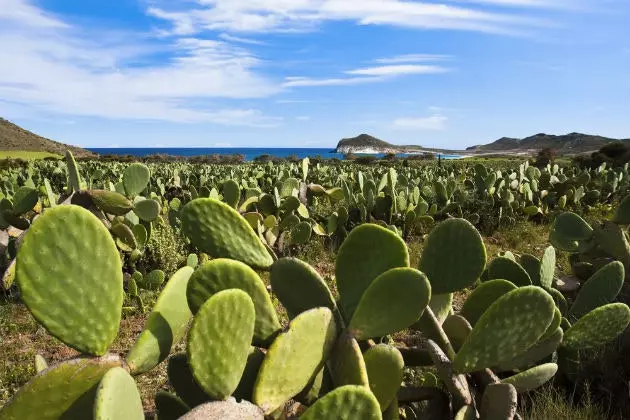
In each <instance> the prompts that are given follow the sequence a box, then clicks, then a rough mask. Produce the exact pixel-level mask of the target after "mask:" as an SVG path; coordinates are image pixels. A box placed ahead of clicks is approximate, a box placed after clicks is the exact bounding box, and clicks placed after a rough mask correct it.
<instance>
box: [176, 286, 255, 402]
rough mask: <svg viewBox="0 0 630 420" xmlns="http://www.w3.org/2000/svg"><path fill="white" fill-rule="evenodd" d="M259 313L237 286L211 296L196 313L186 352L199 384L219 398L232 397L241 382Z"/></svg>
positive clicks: (211, 394) (209, 393) (247, 296)
mask: <svg viewBox="0 0 630 420" xmlns="http://www.w3.org/2000/svg"><path fill="white" fill-rule="evenodd" d="M255 318H256V312H255V309H254V303H253V302H252V300H251V298H250V297H249V295H248V294H247V293H245V292H244V291H242V290H238V289H231V290H223V291H221V292H218V293H216V294H214V295H212V296H211V297H210V298H209V299H208V300H207V301H206V303H204V304H203V305H202V306H201V308H200V309H199V311H198V312H197V314H196V316H195V319H194V321H193V323H192V326H191V328H190V333H189V334H188V345H187V346H186V354H187V355H188V360H189V361H190V367H191V369H192V372H193V375H194V377H195V379H196V380H197V382H198V383H199V385H201V387H202V388H203V389H204V390H205V391H206V392H207V393H208V395H210V396H211V397H213V398H215V399H217V400H224V399H226V398H227V397H229V396H230V395H231V394H232V393H233V392H234V390H235V389H236V387H237V386H238V383H239V382H240V379H241V376H242V375H243V371H244V370H245V365H246V364H247V356H248V355H249V351H250V345H251V342H252V337H253V335H254V321H255Z"/></svg>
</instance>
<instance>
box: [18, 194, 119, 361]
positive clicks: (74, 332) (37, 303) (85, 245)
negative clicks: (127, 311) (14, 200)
mask: <svg viewBox="0 0 630 420" xmlns="http://www.w3.org/2000/svg"><path fill="white" fill-rule="evenodd" d="M60 243H63V244H64V246H63V247H61V246H59V244H60ZM16 264H17V265H16V274H17V281H18V284H19V286H20V291H21V293H22V299H23V300H24V303H25V304H26V306H27V307H28V308H29V310H30V311H31V313H32V314H33V316H34V317H35V318H36V319H37V320H38V321H39V322H40V323H41V324H42V325H43V326H44V327H46V329H47V330H48V331H49V332H50V333H51V334H52V335H53V336H55V337H57V338H58V339H60V340H61V341H63V342H64V343H66V344H67V345H69V346H70V347H73V348H75V349H77V350H79V351H82V352H84V353H88V354H93V355H97V356H98V355H103V354H105V352H106V351H107V348H108V347H109V345H110V344H111V343H112V342H113V341H114V338H116V335H117V333H118V327H119V323H120V317H121V308H122V303H123V276H122V265H121V262H120V258H119V255H118V250H117V249H116V245H115V244H114V241H113V240H112V238H111V236H110V234H109V232H108V231H107V229H106V228H105V226H104V225H103V223H102V222H101V221H100V220H99V219H98V218H96V216H94V215H93V214H92V213H90V212H89V211H88V210H85V209H83V208H81V207H78V206H73V205H69V206H59V207H55V208H54V209H50V210H48V211H46V212H45V213H44V214H43V215H41V216H40V217H39V218H38V219H37V220H36V221H35V222H34V223H33V226H32V227H31V228H30V229H29V230H28V231H27V233H26V235H25V236H24V240H23V242H22V246H21V248H20V252H19V253H18V256H17V263H16ZM82 284H89V285H90V287H81V285H82Z"/></svg>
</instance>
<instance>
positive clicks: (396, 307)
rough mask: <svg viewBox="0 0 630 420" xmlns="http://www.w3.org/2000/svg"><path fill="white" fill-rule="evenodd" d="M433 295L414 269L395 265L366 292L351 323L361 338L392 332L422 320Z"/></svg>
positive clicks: (425, 280)
mask: <svg viewBox="0 0 630 420" xmlns="http://www.w3.org/2000/svg"><path fill="white" fill-rule="evenodd" d="M430 298H431V286H430V285H429V280H427V277H426V276H425V275H424V274H423V273H422V272H420V271H418V270H416V269H413V268H408V267H405V268H392V269H390V270H388V271H386V272H384V273H383V274H381V275H380V276H378V277H377V278H376V279H374V281H373V282H372V284H370V285H369V286H368V288H367V289H366V291H365V292H364V293H363V296H362V297H361V300H360V301H359V305H358V306H357V308H356V310H355V311H354V315H353V316H352V319H351V321H350V325H349V326H348V329H349V331H350V332H351V334H353V335H354V337H355V338H356V339H357V340H359V341H361V340H366V339H368V338H372V337H380V336H384V335H388V334H392V333H394V332H396V331H400V330H403V329H405V328H407V327H409V326H410V325H411V324H413V323H414V322H416V321H418V320H419V319H420V316H421V315H422V313H423V312H424V310H425V308H426V307H427V305H428V303H429V299H430Z"/></svg>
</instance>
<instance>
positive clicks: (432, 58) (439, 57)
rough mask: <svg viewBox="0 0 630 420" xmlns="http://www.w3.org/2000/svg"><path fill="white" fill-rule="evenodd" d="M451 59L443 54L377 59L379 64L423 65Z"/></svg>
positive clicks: (407, 55) (405, 55)
mask: <svg viewBox="0 0 630 420" xmlns="http://www.w3.org/2000/svg"><path fill="white" fill-rule="evenodd" d="M452 58H453V57H452V56H450V55H443V54H403V55H398V56H396V57H387V58H378V59H376V60H374V61H375V62H376V63H379V64H401V63H424V62H430V61H444V60H451V59H452Z"/></svg>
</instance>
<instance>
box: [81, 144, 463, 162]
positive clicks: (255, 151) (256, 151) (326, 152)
mask: <svg viewBox="0 0 630 420" xmlns="http://www.w3.org/2000/svg"><path fill="white" fill-rule="evenodd" d="M89 150H91V151H93V152H96V153H99V154H116V155H132V156H139V157H142V156H148V155H154V154H158V153H159V154H168V155H172V156H203V155H215V154H218V155H233V154H242V155H244V156H245V160H252V159H254V158H255V157H257V156H261V155H271V156H275V157H279V158H286V157H289V156H297V157H298V158H300V159H301V158H304V157H307V156H308V157H314V156H320V157H321V158H323V159H330V158H337V159H343V154H341V153H332V152H333V151H334V149H307V148H268V147H267V148H264V147H256V148H254V147H251V148H250V147H221V148H218V147H209V148H205V147H204V148H201V147H199V148H174V147H171V148H141V149H140V148H127V147H121V148H90V149H89ZM375 156H377V157H382V156H383V155H382V154H379V155H375ZM399 156H405V155H402V154H401V155H399ZM441 157H442V159H458V158H460V157H461V156H458V155H441Z"/></svg>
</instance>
